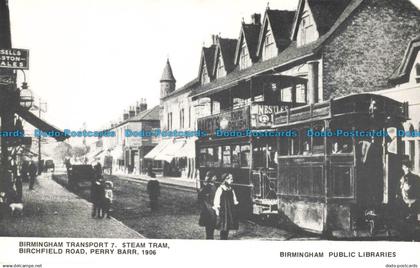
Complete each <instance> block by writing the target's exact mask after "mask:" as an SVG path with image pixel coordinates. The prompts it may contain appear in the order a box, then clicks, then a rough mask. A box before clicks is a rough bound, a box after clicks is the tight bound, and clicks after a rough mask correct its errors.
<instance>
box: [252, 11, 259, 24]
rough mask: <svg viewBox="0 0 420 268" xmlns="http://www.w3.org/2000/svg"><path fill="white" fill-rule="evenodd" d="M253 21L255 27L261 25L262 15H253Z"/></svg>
mask: <svg viewBox="0 0 420 268" xmlns="http://www.w3.org/2000/svg"><path fill="white" fill-rule="evenodd" d="M251 21H252V24H254V25H259V24H261V14H258V13H254V14H252V15H251Z"/></svg>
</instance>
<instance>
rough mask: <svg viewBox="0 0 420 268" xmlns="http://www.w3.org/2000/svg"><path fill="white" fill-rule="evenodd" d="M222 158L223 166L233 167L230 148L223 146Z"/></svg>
mask: <svg viewBox="0 0 420 268" xmlns="http://www.w3.org/2000/svg"><path fill="white" fill-rule="evenodd" d="M222 148H223V151H222V157H223V166H224V167H231V166H232V156H231V153H230V146H223V147H222Z"/></svg>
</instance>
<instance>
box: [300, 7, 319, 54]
mask: <svg viewBox="0 0 420 268" xmlns="http://www.w3.org/2000/svg"><path fill="white" fill-rule="evenodd" d="M317 38H318V32H317V31H316V29H315V25H314V23H313V20H312V18H311V14H310V13H309V11H307V10H306V11H305V12H304V13H303V15H302V19H301V22H300V25H299V33H298V40H297V42H298V46H303V45H306V44H309V43H311V42H313V41H315V40H316V39H317Z"/></svg>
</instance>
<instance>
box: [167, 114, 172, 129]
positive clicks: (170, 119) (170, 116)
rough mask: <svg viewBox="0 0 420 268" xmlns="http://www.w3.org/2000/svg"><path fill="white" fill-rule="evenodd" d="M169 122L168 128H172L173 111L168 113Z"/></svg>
mask: <svg viewBox="0 0 420 268" xmlns="http://www.w3.org/2000/svg"><path fill="white" fill-rule="evenodd" d="M167 119H168V122H167V127H168V130H172V113H168V118H167Z"/></svg>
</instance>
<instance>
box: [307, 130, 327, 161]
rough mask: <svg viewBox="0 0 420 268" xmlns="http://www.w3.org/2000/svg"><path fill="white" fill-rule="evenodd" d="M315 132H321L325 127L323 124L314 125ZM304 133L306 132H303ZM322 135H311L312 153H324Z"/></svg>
mask: <svg viewBox="0 0 420 268" xmlns="http://www.w3.org/2000/svg"><path fill="white" fill-rule="evenodd" d="M314 131H315V133H323V132H325V129H324V127H323V126H315V127H314ZM305 134H306V133H305ZM324 148H325V146H324V137H313V138H312V153H313V154H324Z"/></svg>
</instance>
